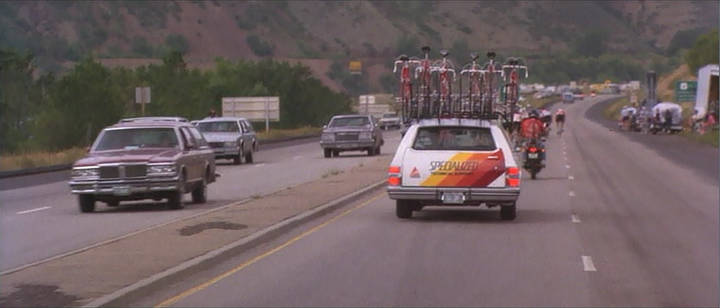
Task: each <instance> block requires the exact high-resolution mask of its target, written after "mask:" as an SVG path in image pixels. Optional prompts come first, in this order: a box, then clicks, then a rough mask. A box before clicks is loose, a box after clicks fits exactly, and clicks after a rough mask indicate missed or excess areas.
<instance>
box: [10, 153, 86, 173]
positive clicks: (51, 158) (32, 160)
mask: <svg viewBox="0 0 720 308" xmlns="http://www.w3.org/2000/svg"><path fill="white" fill-rule="evenodd" d="M85 153H86V151H85V149H84V148H71V149H67V150H63V151H58V152H47V151H36V152H21V153H9V154H2V155H0V171H9V170H18V169H28V168H36V167H45V166H52V165H62V164H72V163H73V162H75V161H76V160H77V159H79V158H81V157H83V156H84V155H85Z"/></svg>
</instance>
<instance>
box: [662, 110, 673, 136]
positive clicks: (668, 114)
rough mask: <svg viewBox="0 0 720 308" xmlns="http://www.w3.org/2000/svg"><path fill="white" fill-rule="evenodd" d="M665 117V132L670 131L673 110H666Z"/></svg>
mask: <svg viewBox="0 0 720 308" xmlns="http://www.w3.org/2000/svg"><path fill="white" fill-rule="evenodd" d="M663 118H664V120H665V121H664V122H663V130H665V132H667V133H669V132H670V127H671V126H672V112H671V111H670V109H668V110H665V112H664V113H663Z"/></svg>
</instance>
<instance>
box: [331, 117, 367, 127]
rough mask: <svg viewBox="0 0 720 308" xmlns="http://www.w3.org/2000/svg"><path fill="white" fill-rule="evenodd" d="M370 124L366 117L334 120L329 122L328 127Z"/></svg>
mask: <svg viewBox="0 0 720 308" xmlns="http://www.w3.org/2000/svg"><path fill="white" fill-rule="evenodd" d="M368 124H370V121H369V120H368V118H367V117H350V118H335V119H333V120H332V121H331V122H330V125H329V126H330V127H346V126H365V125H368Z"/></svg>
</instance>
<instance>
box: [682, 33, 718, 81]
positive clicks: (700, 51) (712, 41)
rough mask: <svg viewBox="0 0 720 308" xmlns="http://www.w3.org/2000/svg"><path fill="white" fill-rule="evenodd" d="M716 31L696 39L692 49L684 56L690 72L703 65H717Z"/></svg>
mask: <svg viewBox="0 0 720 308" xmlns="http://www.w3.org/2000/svg"><path fill="white" fill-rule="evenodd" d="M718 57H719V55H718V30H717V29H715V30H714V31H712V32H710V33H706V34H703V35H701V36H700V37H698V39H697V40H696V41H695V44H694V45H693V47H692V48H691V49H690V50H689V51H688V52H687V54H685V62H686V63H687V65H688V66H689V67H690V71H691V72H697V70H698V69H699V68H700V67H701V66H704V65H707V64H711V63H718Z"/></svg>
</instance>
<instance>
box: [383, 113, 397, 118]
mask: <svg viewBox="0 0 720 308" xmlns="http://www.w3.org/2000/svg"><path fill="white" fill-rule="evenodd" d="M383 118H397V114H394V113H386V114H383Z"/></svg>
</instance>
